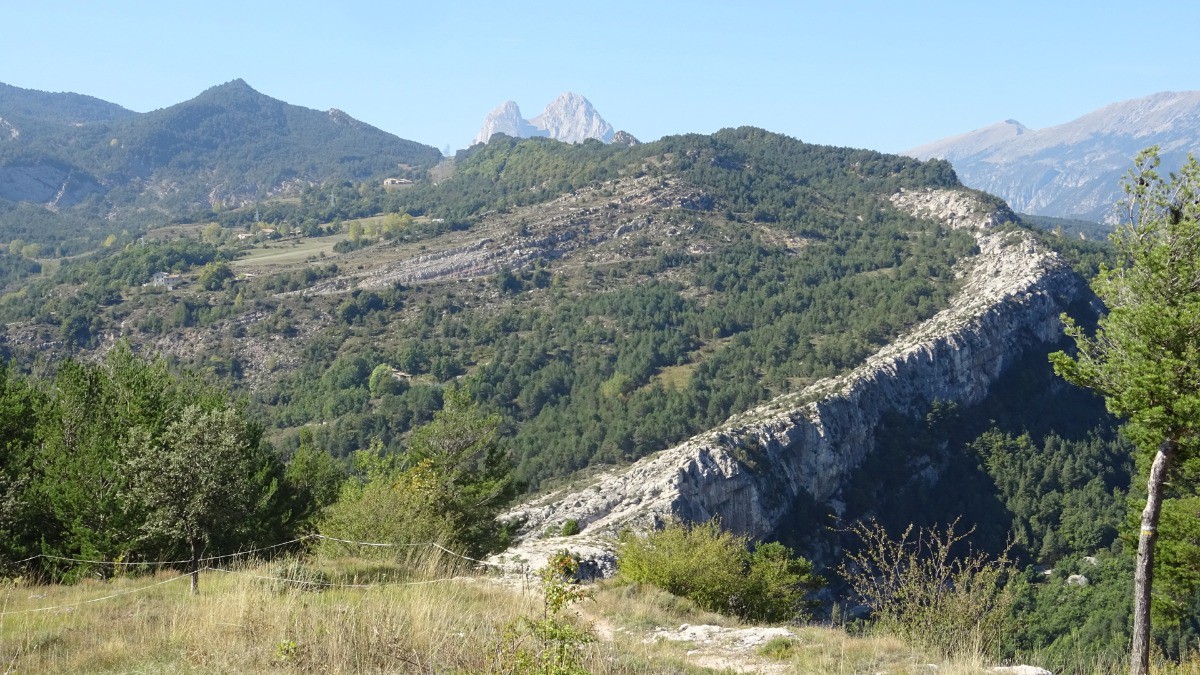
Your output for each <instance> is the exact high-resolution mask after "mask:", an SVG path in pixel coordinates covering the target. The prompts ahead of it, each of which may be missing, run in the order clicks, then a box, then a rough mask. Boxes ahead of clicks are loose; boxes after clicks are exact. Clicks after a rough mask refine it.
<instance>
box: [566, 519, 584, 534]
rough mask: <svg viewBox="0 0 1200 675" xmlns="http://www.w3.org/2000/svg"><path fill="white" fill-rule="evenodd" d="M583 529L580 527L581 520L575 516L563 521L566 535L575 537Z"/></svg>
mask: <svg viewBox="0 0 1200 675" xmlns="http://www.w3.org/2000/svg"><path fill="white" fill-rule="evenodd" d="M581 531H582V530H580V529H579V521H578V520H575V519H574V518H570V519H568V520H567V521H566V522H564V523H563V526H562V536H564V537H574V536H575V535H577V534H579V533H580V532H581Z"/></svg>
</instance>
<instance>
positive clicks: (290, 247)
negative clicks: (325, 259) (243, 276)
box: [232, 233, 347, 273]
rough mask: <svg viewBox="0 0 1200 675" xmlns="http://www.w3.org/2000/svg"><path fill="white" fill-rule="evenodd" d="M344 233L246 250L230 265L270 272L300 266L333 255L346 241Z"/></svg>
mask: <svg viewBox="0 0 1200 675" xmlns="http://www.w3.org/2000/svg"><path fill="white" fill-rule="evenodd" d="M346 238H347V235H346V234H344V233H341V234H334V235H331V236H328V237H304V238H301V239H282V240H277V241H268V242H266V243H263V244H260V245H257V246H254V247H252V248H249V249H246V250H245V251H244V252H243V253H242V254H241V256H240V257H239V258H238V259H237V260H234V261H233V263H232V265H233V267H234V268H236V269H239V270H241V271H251V272H259V273H264V272H270V271H278V268H280V267H285V266H288V265H300V264H302V263H305V262H307V260H308V259H309V258H311V257H313V256H318V257H319V256H320V255H321V254H324V255H326V256H331V257H332V256H333V255H335V254H334V252H333V247H334V245H336V244H337V243H338V242H339V241H342V240H343V239H346Z"/></svg>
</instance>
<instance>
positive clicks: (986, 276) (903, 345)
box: [509, 190, 1084, 537]
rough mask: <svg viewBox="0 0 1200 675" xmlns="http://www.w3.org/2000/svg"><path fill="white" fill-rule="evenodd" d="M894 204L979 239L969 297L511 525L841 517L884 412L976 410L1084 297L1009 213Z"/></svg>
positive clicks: (968, 199)
mask: <svg viewBox="0 0 1200 675" xmlns="http://www.w3.org/2000/svg"><path fill="white" fill-rule="evenodd" d="M892 201H893V204H894V205H895V207H896V208H901V209H903V210H906V211H909V212H910V213H914V214H925V215H926V216H929V215H937V217H939V218H940V219H943V220H944V221H945V222H947V223H948V224H952V225H953V226H955V227H966V228H971V229H972V230H973V231H974V232H975V234H976V238H977V241H978V244H979V254H978V255H976V256H974V257H973V258H972V259H970V260H968V261H964V262H963V263H962V264H963V267H962V269H961V270H960V273H961V275H962V288H961V290H960V292H959V293H958V294H957V295H956V297H955V299H954V300H953V302H952V304H951V306H950V307H948V308H947V309H945V310H943V311H941V312H940V313H938V314H937V315H935V316H934V317H933V318H931V319H929V320H928V321H926V322H924V323H922V324H920V325H919V326H917V327H916V329H914V330H913V331H912V332H911V333H909V334H908V335H906V336H904V337H903V338H902V339H899V340H897V341H896V342H894V343H892V344H890V345H888V346H887V347H885V348H883V349H881V350H880V351H879V352H878V353H876V354H874V355H873V356H872V357H870V358H869V359H868V360H867V361H866V362H865V363H863V364H862V365H861V366H859V367H858V368H856V369H854V370H852V371H850V372H848V373H846V374H844V375H841V376H839V377H834V378H830V379H827V380H823V381H821V382H818V383H816V384H814V385H812V386H810V387H808V388H807V389H805V390H803V391H801V392H799V393H794V394H788V395H785V396H781V397H779V398H777V399H775V400H773V401H770V402H769V403H767V404H765V405H762V406H760V407H758V408H755V409H752V410H750V411H748V412H746V413H743V414H740V415H737V416H735V417H733V418H731V419H730V420H728V421H727V422H726V423H724V424H723V425H721V426H720V427H718V428H716V429H713V430H711V431H708V432H706V433H703V434H701V435H699V436H696V437H694V438H692V439H690V440H688V441H685V442H684V443H681V444H679V445H677V446H675V447H673V448H670V449H668V450H664V451H662V452H660V453H658V454H657V455H653V456H651V457H647V458H645V459H643V460H641V461H639V462H637V463H635V464H633V465H632V466H630V467H628V468H626V469H624V470H622V471H619V472H615V473H609V474H607V475H603V476H600V477H599V478H596V479H594V480H593V482H592V483H591V484H590V485H587V486H586V487H582V488H575V489H569V490H563V491H560V492H557V493H553V494H550V495H547V496H545V497H542V498H540V499H537V500H535V501H532V502H530V503H527V504H525V505H523V506H522V507H520V508H518V509H516V510H514V511H513V512H511V513H510V514H509V516H510V517H512V518H520V519H523V520H524V526H523V527H524V530H523V532H524V534H525V536H527V537H528V536H530V535H540V534H541V533H543V532H546V531H547V530H552V529H553V528H556V527H561V524H562V523H563V522H564V521H566V520H568V519H574V520H576V521H577V522H578V523H579V524H580V525H581V526H583V527H584V532H585V533H587V534H589V535H593V536H595V535H598V534H603V533H613V532H616V531H617V530H619V529H621V528H623V527H634V528H647V527H652V526H655V525H657V524H659V523H662V522H663V521H665V520H666V519H668V518H672V517H679V518H682V519H685V520H690V521H704V520H708V519H709V518H712V517H714V516H718V517H720V518H721V520H722V522H723V523H724V524H725V525H726V526H728V527H730V528H731V529H733V530H736V531H738V532H742V533H745V534H749V535H752V536H766V535H768V534H770V533H771V532H772V531H774V530H776V529H777V528H778V527H779V526H780V525H781V523H782V520H783V519H784V518H785V517H786V516H787V514H788V513H789V511H790V510H791V509H792V507H793V505H794V504H795V503H796V501H797V499H798V498H799V497H801V496H807V497H808V498H811V499H815V500H816V501H817V502H821V503H825V504H829V505H830V506H832V507H833V508H835V509H837V508H839V502H838V496H839V490H840V489H841V487H842V485H843V483H844V481H846V480H847V479H848V477H849V476H850V474H851V472H852V471H853V470H854V469H855V468H857V467H858V466H859V464H860V463H861V462H862V461H863V460H864V459H865V458H866V457H867V456H868V455H869V454H870V452H871V450H872V449H873V446H874V433H875V429H876V427H877V426H878V425H879V423H880V422H881V420H882V419H883V418H884V416H885V415H887V414H889V413H901V414H906V415H910V416H917V415H921V414H925V413H926V412H927V411H928V410H929V407H930V405H931V404H932V403H933V402H934V401H935V400H943V401H956V402H959V403H961V404H964V405H970V404H974V403H978V402H980V401H981V400H983V398H984V397H985V396H987V394H988V392H989V390H990V388H991V386H992V385H993V384H994V383H995V382H996V381H997V380H998V378H999V377H1000V376H1001V374H1003V373H1004V372H1005V370H1006V369H1007V368H1008V367H1009V366H1010V365H1011V364H1013V363H1014V362H1016V361H1017V360H1018V359H1019V358H1020V357H1021V356H1022V355H1023V354H1025V353H1026V352H1027V351H1028V350H1030V349H1039V348H1045V346H1046V345H1047V344H1048V343H1053V342H1056V341H1057V340H1058V339H1059V338H1060V336H1061V326H1060V323H1059V316H1060V313H1061V312H1063V311H1064V309H1065V307H1066V306H1067V305H1068V304H1070V303H1071V302H1072V301H1074V300H1075V299H1077V298H1079V297H1081V294H1082V293H1083V292H1084V286H1083V284H1082V281H1081V280H1080V279H1079V278H1078V277H1077V276H1075V275H1074V274H1073V273H1072V272H1071V271H1070V270H1069V269H1068V268H1067V267H1066V265H1064V263H1063V262H1062V261H1061V260H1060V259H1059V258H1058V256H1057V254H1056V253H1054V252H1053V251H1049V250H1046V249H1044V248H1042V247H1041V246H1040V245H1038V244H1037V243H1036V241H1035V240H1034V239H1033V238H1032V237H1031V236H1029V235H1028V234H1026V233H1024V232H1022V231H1020V230H1015V229H998V228H996V224H997V223H999V222H1003V221H1004V220H1006V219H1007V217H1008V215H1010V214H1006V213H1003V212H997V211H996V210H995V209H994V208H993V209H989V208H986V205H987V203H986V201H984V200H983V199H982V198H981V197H980V196H979V195H977V194H972V193H969V192H964V191H946V190H927V191H921V192H910V193H900V194H897V195H895V196H894V197H893V200H892ZM951 216H953V217H951Z"/></svg>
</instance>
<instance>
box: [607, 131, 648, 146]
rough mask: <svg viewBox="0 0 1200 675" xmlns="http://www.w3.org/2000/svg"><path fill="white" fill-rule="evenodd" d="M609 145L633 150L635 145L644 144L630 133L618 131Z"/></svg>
mask: <svg viewBox="0 0 1200 675" xmlns="http://www.w3.org/2000/svg"><path fill="white" fill-rule="evenodd" d="M609 144H611V145H617V146H620V147H623V148H632V147H633V146H635V145H641V144H642V142H641V141H639V140H638V139H637V138H635V137H634V135H633V134H631V133H629V132H628V131H618V132H617V133H615V134H613V137H612V140H611V141H609Z"/></svg>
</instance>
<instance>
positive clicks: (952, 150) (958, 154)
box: [904, 91, 1200, 221]
mask: <svg viewBox="0 0 1200 675" xmlns="http://www.w3.org/2000/svg"><path fill="white" fill-rule="evenodd" d="M1151 145H1158V146H1159V147H1160V151H1161V156H1162V158H1163V168H1164V169H1166V170H1171V171H1173V170H1176V169H1178V168H1179V166H1181V165H1182V163H1183V161H1184V159H1185V158H1186V156H1187V153H1188V152H1193V153H1194V152H1196V151H1197V149H1200V91H1186V92H1162V93H1158V94H1154V95H1152V96H1147V97H1145V98H1139V99H1134V100H1130V101H1122V102H1120V103H1114V104H1112V105H1109V106H1106V107H1104V108H1101V109H1099V110H1096V111H1094V112H1091V113H1088V114H1087V115H1084V116H1083V117H1080V118H1078V119H1076V120H1073V121H1071V122H1067V123H1066V124H1060V125H1058V126H1054V127H1047V128H1045V129H1037V130H1031V129H1028V128H1026V127H1024V126H1022V125H1021V124H1020V123H1019V122H1016V121H1013V120H1008V121H1007V122H1001V123H998V124H994V125H991V126H988V127H984V128H983V129H977V130H975V131H972V132H969V133H965V134H961V135H958V136H953V137H950V138H946V139H942V140H940V141H934V142H933V143H928V144H926V145H922V146H920V147H916V148H913V149H912V150H908V151H907V152H905V153H904V154H907V155H911V156H913V157H918V158H920V159H932V158H938V159H945V160H947V161H949V162H950V163H951V164H953V165H954V170H955V171H956V172H957V173H958V177H959V179H960V180H962V182H963V183H964V184H966V185H969V186H971V187H974V188H978V189H981V190H985V191H987V192H991V193H992V194H995V195H999V196H1001V197H1003V198H1004V200H1005V201H1007V202H1008V203H1009V204H1010V205H1011V206H1012V207H1013V208H1014V209H1016V210H1017V211H1019V212H1021V213H1033V214H1039V215H1046V216H1060V217H1071V218H1087V219H1090V220H1096V221H1101V220H1111V219H1112V216H1113V210H1112V208H1113V204H1114V203H1116V201H1117V200H1119V199H1120V198H1121V197H1122V195H1123V193H1122V192H1121V188H1120V187H1119V180H1120V178H1121V177H1122V176H1123V175H1124V174H1125V172H1126V171H1128V170H1129V168H1130V166H1131V165H1132V161H1133V158H1134V156H1135V155H1137V153H1138V152H1139V151H1140V150H1142V149H1143V148H1146V147H1148V146H1151Z"/></svg>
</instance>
